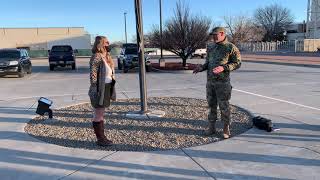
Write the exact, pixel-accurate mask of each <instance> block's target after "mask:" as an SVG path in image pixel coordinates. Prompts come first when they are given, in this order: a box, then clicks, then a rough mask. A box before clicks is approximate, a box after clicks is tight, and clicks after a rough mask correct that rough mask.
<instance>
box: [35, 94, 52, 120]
mask: <svg viewBox="0 0 320 180" xmlns="http://www.w3.org/2000/svg"><path fill="white" fill-rule="evenodd" d="M52 103H53V102H52V101H51V100H49V99H47V98H44V97H41V98H40V99H39V100H38V107H37V111H36V113H37V114H39V115H41V116H43V115H44V114H45V113H48V115H49V118H50V119H52V110H51V109H50V108H49V107H50V106H51V105H52Z"/></svg>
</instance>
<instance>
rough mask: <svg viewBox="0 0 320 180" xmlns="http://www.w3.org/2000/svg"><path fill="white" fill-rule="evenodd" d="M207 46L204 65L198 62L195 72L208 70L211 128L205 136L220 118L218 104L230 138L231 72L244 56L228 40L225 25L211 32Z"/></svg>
mask: <svg viewBox="0 0 320 180" xmlns="http://www.w3.org/2000/svg"><path fill="white" fill-rule="evenodd" d="M210 39H212V41H213V42H209V43H208V45H207V58H206V62H205V63H204V64H203V65H199V66H198V67H197V68H196V69H195V70H194V73H198V72H202V71H205V70H207V101H208V105H209V114H208V120H209V128H208V129H207V130H206V131H205V135H207V136H210V135H212V134H215V132H216V129H215V123H216V120H217V107H218V105H219V108H220V111H221V120H222V121H223V122H224V127H223V137H224V138H225V139H227V138H229V137H230V124H231V119H230V105H229V100H230V98H231V90H232V86H231V84H230V72H231V71H233V70H235V69H238V68H239V67H240V66H241V57H240V52H239V50H238V48H237V47H236V46H235V45H234V44H232V43H230V42H228V40H227V37H226V31H225V29H224V28H223V27H216V28H214V29H213V30H212V32H211V33H210Z"/></svg>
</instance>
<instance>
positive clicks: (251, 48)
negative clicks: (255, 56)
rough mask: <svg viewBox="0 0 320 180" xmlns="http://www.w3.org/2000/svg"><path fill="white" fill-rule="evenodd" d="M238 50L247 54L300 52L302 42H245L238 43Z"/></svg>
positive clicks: (302, 47)
mask: <svg viewBox="0 0 320 180" xmlns="http://www.w3.org/2000/svg"><path fill="white" fill-rule="evenodd" d="M238 46H239V48H240V50H242V51H248V52H275V51H279V52H302V51H304V41H303V40H292V41H277V42H246V43H240V44H239V45H238Z"/></svg>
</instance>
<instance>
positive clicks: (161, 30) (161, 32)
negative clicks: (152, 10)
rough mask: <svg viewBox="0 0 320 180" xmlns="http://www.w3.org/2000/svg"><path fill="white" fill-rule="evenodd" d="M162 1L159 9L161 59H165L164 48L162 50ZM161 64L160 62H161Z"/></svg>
mask: <svg viewBox="0 0 320 180" xmlns="http://www.w3.org/2000/svg"><path fill="white" fill-rule="evenodd" d="M161 2H162V0H159V9H160V48H161V49H160V59H163V54H162V51H163V48H162V43H163V42H162V4H161ZM159 63H160V62H159Z"/></svg>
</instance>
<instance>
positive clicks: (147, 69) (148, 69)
mask: <svg viewBox="0 0 320 180" xmlns="http://www.w3.org/2000/svg"><path fill="white" fill-rule="evenodd" d="M146 71H147V72H151V71H152V66H151V64H148V65H146Z"/></svg>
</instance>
